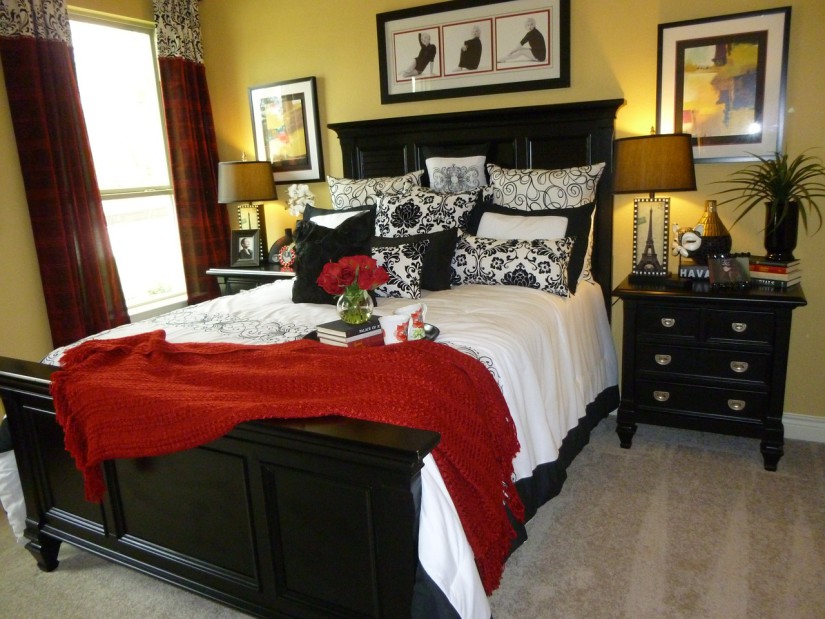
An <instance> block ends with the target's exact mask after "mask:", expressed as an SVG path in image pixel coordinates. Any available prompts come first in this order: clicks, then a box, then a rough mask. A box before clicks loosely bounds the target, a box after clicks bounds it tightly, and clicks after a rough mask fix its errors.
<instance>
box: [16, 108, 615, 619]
mask: <svg viewBox="0 0 825 619" xmlns="http://www.w3.org/2000/svg"><path fill="white" fill-rule="evenodd" d="M621 104H622V101H621V100H608V101H594V102H585V103H575V104H562V105H551V106H537V107H529V108H513V109H500V110H488V111H481V112H461V113H452V114H437V115H429V116H420V117H409V118H394V119H384V120H370V121H364V122H351V123H349V122H348V123H336V124H333V125H330V128H331V129H332V130H333V131H335V132H336V133H337V135H338V137H339V139H340V143H341V148H342V152H343V162H344V168H343V175H344V176H346V177H349V178H368V177H375V176H391V175H397V174H401V173H404V172H409V171H412V170H417V169H421V168H422V167H423V160H422V154H421V153H422V148H423V147H425V146H428V145H439V146H443V145H447V146H454V145H462V144H468V143H471V142H472V143H477V142H479V141H483V142H485V143H489V145H490V157H489V159H488V160H489V161H492V162H495V163H498V164H499V165H501V166H503V167H508V168H527V167H536V168H562V167H570V166H578V165H584V164H588V163H592V162H601V161H603V162H605V163H606V164H607V165H606V169H605V172H604V175H603V177H602V179H601V182H600V184H599V190H598V198H597V202H598V207H597V209H596V217H597V219H596V224H595V228H594V237H595V240H594V250H593V272H594V276H595V278H596V280H597V281H598V283H599V284H600V285H601V287H602V292H603V296H604V299H605V306H606V307H607V310H608V312H609V309H610V303H609V301H610V293H611V268H612V263H611V256H612V243H611V235H612V226H613V223H612V203H611V193H610V187H611V167H612V166H611V159H612V142H613V122H614V118H615V113H616V110H617V109H618V107H619V106H620V105H621ZM54 369H55V368H53V367H52V366H48V365H43V364H39V363H32V362H26V361H21V360H16V359H9V358H0V394H2V399H3V404H4V406H5V410H6V413H7V415H8V417H9V422H10V426H11V431H12V436H13V441H14V445H15V453H16V456H17V461H18V465H19V469H20V476H21V481H22V485H23V488H24V494H25V502H26V510H27V514H28V517H27V523H26V525H27V526H26V532H25V536H26V538H27V539H28V540H29V542H28V544H27V546H26V548H27V549H28V550H29V551H30V552H31V553H32V554H33V555H34V556H35V558H36V559H37V563H38V565H39V567H40V568H41V569H42V570H45V571H50V570H53V569H55V568H56V567H57V565H58V561H57V555H58V550H59V547H60V544H61V543H62V542H64V541H65V542H68V543H70V544H72V545H75V546H77V547H80V548H83V549H85V550H88V551H90V552H93V553H96V554H99V555H101V556H103V557H106V558H108V559H111V560H113V561H115V562H117V563H121V564H123V565H126V566H129V567H132V568H134V569H137V570H140V571H142V572H144V573H147V574H149V575H152V576H155V577H157V578H159V579H161V580H164V581H166V582H169V583H172V584H175V585H178V586H180V587H183V588H184V589H187V590H189V591H192V592H194V593H198V594H200V595H203V596H206V597H208V598H211V599H214V600H216V601H218V602H221V603H223V604H225V605H227V606H231V607H234V608H237V609H239V610H241V611H244V612H247V613H249V614H251V615H256V616H262V617H263V616H265V617H272V616H295V617H298V616H299V617H408V616H410V615H411V614H415V615H417V616H430V613H431V612H434V611H431V610H430V607H429V606H428V605H429V604H433V603H435V602H433V600H431V599H428V598H427V596H426V595H424V596H423V597H422V595H421V591H426V589H427V585H426V582H424V583H422V582H421V579H422V578H424V579H425V578H426V576H425V575H422V574H421V570H417V566H418V562H417V552H418V550H417V526H418V524H417V523H418V509H419V501H420V488H421V485H420V483H421V482H420V469H421V466H422V459H423V458H424V457H425V455H426V454H428V453H429V452H430V451H431V450H432V449H433V448H434V447H435V446H436V445H437V443H438V441H439V436H438V434H436V433H433V432H428V431H421V430H413V429H408V428H402V427H397V426H390V425H386V424H380V423H372V422H365V421H356V420H346V419H340V418H329V417H327V418H322V419H316V420H302V421H254V422H247V423H243V424H241V425H239V426H237V427H236V428H235V429H234V430H232V431H231V432H230V433H228V434H227V435H226V436H224V437H223V438H221V439H219V440H217V441H215V442H213V443H210V444H208V445H205V446H202V447H200V448H197V449H192V450H188V451H183V452H178V453H174V454H171V455H166V456H161V457H153V458H141V459H132V460H117V461H109V462H107V463H106V464H105V467H104V468H105V475H106V483H107V493H106V495H105V498H104V501H103V503H102V504H101V505H97V504H93V503H89V502H86V501H85V500H84V498H83V497H84V486H83V478H82V476H81V475H80V473H79V472H78V471H77V470H76V469H75V466H74V463H73V461H72V459H71V457H70V456H69V454H68V453H67V452H66V451H65V450H64V448H63V434H62V430H61V428H60V426H59V425H58V424H57V423H56V421H55V414H54V406H53V402H52V399H51V396H50V392H49V385H50V375H51V374H52V372H53V371H54ZM617 404H618V390H617V389H611V390H608V391H606V392H604V393H602V394H601V395H600V396H599V397H598V398H597V399H596V400H595V401H593V402H591V403H590V404H589V405H588V406H587V410H586V411H582V415H583V416H582V418H581V422H580V424H579V426H578V427H577V428H575V429H574V430H573V431H571V432H570V434H568V436H567V438H566V439H565V441H564V444H563V446H562V449H561V452H560V456H559V458H558V460H557V461H556V462H553V463H551V464H548V465H546V466H544V467H543V470H542V471H541V474H536V475H535V476H534V477H532V478H531V479H530V480H527V483H525V484H522V485H519V490H520V492H521V493H522V495H523V497H524V498H525V503H526V506H527V511H528V514H532V513H534V512H535V510H536V509H537V507H538V506H539V505H541V504H542V503H543V502H545V501H546V500H548V499H549V498H551V497H552V496H554V495H555V494H557V493H558V492H559V491H560V489H561V485H562V483H563V482H564V479H565V477H566V473H565V469H566V468H567V466H568V464H569V463H570V462H571V461H572V459H573V458H574V457H575V455H576V454H577V453H578V452H579V450H580V449H581V448H582V447H583V446H584V444H586V442H587V440H588V435H589V432H590V430H591V429H592V427H594V426H595V424H597V423H598V422H599V420H600V419H601V418H603V417H604V416H605V415H606V414H608V413H609V412H610V411H612V410H614V409H615V408H616V406H617ZM341 531H346V535H341ZM319 540H323V542H322V543H320V542H319ZM417 579H418V584H416V582H417ZM411 609H415V610H414V611H413V610H411Z"/></svg>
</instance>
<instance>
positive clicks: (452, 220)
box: [375, 187, 480, 238]
mask: <svg viewBox="0 0 825 619" xmlns="http://www.w3.org/2000/svg"><path fill="white" fill-rule="evenodd" d="M479 199H480V192H479V191H471V192H466V193H452V194H449V193H439V192H437V191H435V190H434V189H430V188H428V187H413V188H412V189H410V190H409V191H407V192H405V193H402V194H396V195H392V196H382V197H381V198H379V200H378V207H377V209H376V213H375V235H376V236H384V237H391V238H397V237H402V236H411V235H413V234H428V233H430V232H440V231H442V230H451V229H453V228H462V227H464V225H465V224H466V222H467V218H468V216H469V213H470V211H472V210H473V208H474V207H475V205H476V203H477V202H478V200H479Z"/></svg>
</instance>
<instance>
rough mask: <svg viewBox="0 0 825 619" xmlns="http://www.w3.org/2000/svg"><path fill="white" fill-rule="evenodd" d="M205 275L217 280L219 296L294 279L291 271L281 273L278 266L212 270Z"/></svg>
mask: <svg viewBox="0 0 825 619" xmlns="http://www.w3.org/2000/svg"><path fill="white" fill-rule="evenodd" d="M206 274H207V275H214V276H215V277H217V278H218V283H219V284H220V286H221V294H222V295H224V296H226V295H228V294H235V293H236V292H240V291H241V290H248V289H249V288H255V287H256V286H260V285H261V284H268V283H270V282H273V281H275V280H276V279H285V278H290V277H295V273H294V272H293V271H282V270H281V267H280V265H277V264H268V265H266V266H262V267H258V268H254V267H253V268H249V267H246V268H231V267H230V268H225V269H214V268H213V269H208V270H207V271H206Z"/></svg>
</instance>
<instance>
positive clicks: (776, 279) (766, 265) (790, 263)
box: [750, 256, 802, 288]
mask: <svg viewBox="0 0 825 619" xmlns="http://www.w3.org/2000/svg"><path fill="white" fill-rule="evenodd" d="M750 277H751V285H753V286H767V287H770V288H788V287H790V286H793V285H795V284H798V283H799V282H800V281H802V267H801V266H800V264H799V260H787V261H786V260H771V259H770V258H767V257H765V256H751V257H750Z"/></svg>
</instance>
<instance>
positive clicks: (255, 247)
mask: <svg viewBox="0 0 825 619" xmlns="http://www.w3.org/2000/svg"><path fill="white" fill-rule="evenodd" d="M229 255H230V258H231V261H230V264H229V266H232V267H258V266H261V231H260V230H232V245H231V247H230V250H229Z"/></svg>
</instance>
